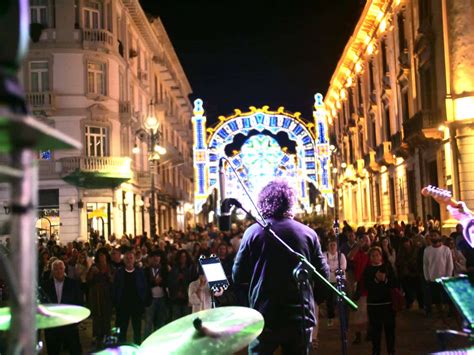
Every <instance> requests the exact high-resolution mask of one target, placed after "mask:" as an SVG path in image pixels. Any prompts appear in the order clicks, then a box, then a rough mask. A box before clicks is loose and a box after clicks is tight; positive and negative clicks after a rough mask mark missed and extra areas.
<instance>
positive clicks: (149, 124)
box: [145, 103, 166, 239]
mask: <svg viewBox="0 0 474 355" xmlns="http://www.w3.org/2000/svg"><path fill="white" fill-rule="evenodd" d="M152 106H153V104H152V103H150V109H151V110H150V114H149V115H148V117H147V118H146V119H145V128H146V129H147V130H148V131H149V134H150V141H149V144H148V160H149V162H150V179H151V186H150V210H149V213H150V238H151V239H154V238H155V236H156V202H155V199H156V186H155V169H156V167H157V165H156V164H157V163H156V164H155V162H158V161H159V160H160V155H163V154H166V149H165V148H163V147H161V146H160V145H158V144H159V140H160V137H159V135H160V133H159V130H158V128H159V122H158V119H157V118H156V116H155V115H154V114H153V113H152V109H153V107H152Z"/></svg>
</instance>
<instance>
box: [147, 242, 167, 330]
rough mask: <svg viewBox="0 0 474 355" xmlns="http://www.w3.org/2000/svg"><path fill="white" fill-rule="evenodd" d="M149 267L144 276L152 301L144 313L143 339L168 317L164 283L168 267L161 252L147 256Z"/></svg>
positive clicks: (153, 252) (154, 252)
mask: <svg viewBox="0 0 474 355" xmlns="http://www.w3.org/2000/svg"><path fill="white" fill-rule="evenodd" d="M148 259H149V263H150V266H148V267H147V268H145V275H146V278H147V280H148V285H149V286H150V289H151V295H152V301H151V304H150V306H149V307H147V309H146V311H145V337H147V336H149V335H150V334H151V333H152V331H154V330H156V329H159V328H161V327H162V326H163V325H165V323H166V319H167V317H168V311H167V304H166V302H167V295H166V288H165V287H166V281H167V278H168V265H167V263H166V258H165V255H164V253H163V252H161V251H160V250H153V251H152V252H151V253H150V254H149V255H148Z"/></svg>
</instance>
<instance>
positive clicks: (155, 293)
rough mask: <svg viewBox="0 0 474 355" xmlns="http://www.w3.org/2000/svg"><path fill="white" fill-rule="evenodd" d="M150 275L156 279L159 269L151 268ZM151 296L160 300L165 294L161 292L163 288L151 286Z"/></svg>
mask: <svg viewBox="0 0 474 355" xmlns="http://www.w3.org/2000/svg"><path fill="white" fill-rule="evenodd" d="M150 270H151V274H152V275H153V278H154V279H156V278H157V277H158V275H159V273H160V269H159V268H153V267H152V268H151V269H150ZM151 295H152V297H153V298H160V297H163V296H164V295H165V292H164V291H163V287H161V286H153V287H152V288H151Z"/></svg>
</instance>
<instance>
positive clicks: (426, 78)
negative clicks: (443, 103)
mask: <svg viewBox="0 0 474 355" xmlns="http://www.w3.org/2000/svg"><path fill="white" fill-rule="evenodd" d="M420 82H421V107H422V109H423V110H431V109H432V108H433V102H432V91H433V82H432V78H431V70H430V68H429V67H426V66H425V67H423V68H421V69H420Z"/></svg>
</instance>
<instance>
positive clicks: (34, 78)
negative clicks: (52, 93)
mask: <svg viewBox="0 0 474 355" xmlns="http://www.w3.org/2000/svg"><path fill="white" fill-rule="evenodd" d="M48 67H49V64H48V62H46V61H41V62H30V91H32V92H43V91H48V90H49V70H48Z"/></svg>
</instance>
